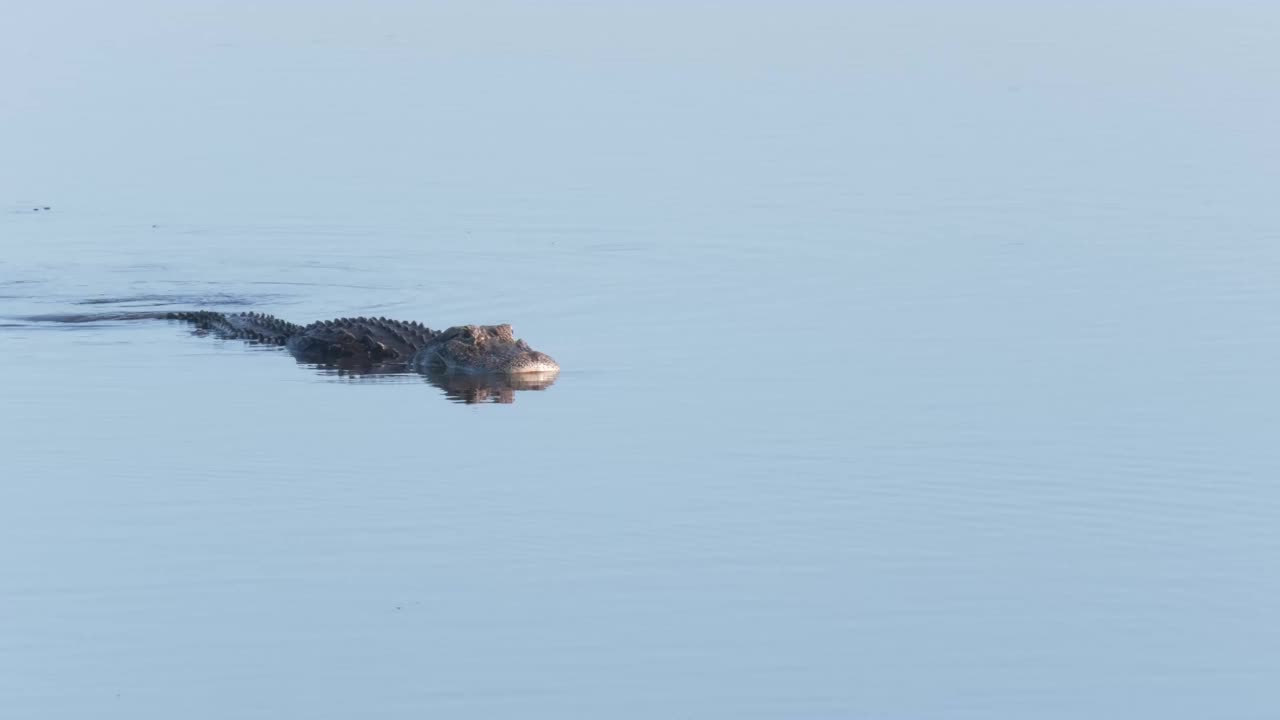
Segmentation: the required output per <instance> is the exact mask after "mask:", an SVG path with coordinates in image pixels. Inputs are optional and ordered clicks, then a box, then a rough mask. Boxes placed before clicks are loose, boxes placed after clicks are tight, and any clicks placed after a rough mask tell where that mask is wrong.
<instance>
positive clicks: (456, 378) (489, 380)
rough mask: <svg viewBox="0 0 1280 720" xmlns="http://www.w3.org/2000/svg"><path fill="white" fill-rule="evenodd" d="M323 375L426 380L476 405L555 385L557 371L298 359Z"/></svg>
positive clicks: (389, 380) (371, 379) (363, 379)
mask: <svg viewBox="0 0 1280 720" xmlns="http://www.w3.org/2000/svg"><path fill="white" fill-rule="evenodd" d="M298 364H299V365H301V366H303V367H306V368H309V369H311V370H313V371H315V372H316V373H318V374H320V375H325V376H329V377H334V378H341V379H343V380H346V381H351V382H373V383H394V384H403V383H414V382H422V381H424V380H425V381H426V382H428V383H430V384H431V385H434V386H436V387H437V388H439V389H440V390H442V391H444V394H445V397H447V398H449V399H450V400H452V401H453V402H456V403H464V404H467V405H477V404H483V403H497V404H502V405H510V404H511V403H513V402H515V401H516V397H515V396H516V392H517V391H525V390H546V389H547V388H549V387H551V386H552V385H553V384H555V381H556V377H557V375H556V373H522V374H519V375H471V374H463V373H450V372H444V371H432V372H428V373H425V374H424V373H416V372H411V371H410V370H409V369H408V368H406V367H405V366H404V365H403V364H400V363H397V364H393V365H372V366H371V365H362V364H346V363H330V364H323V365H320V364H316V363H307V362H299V363H298Z"/></svg>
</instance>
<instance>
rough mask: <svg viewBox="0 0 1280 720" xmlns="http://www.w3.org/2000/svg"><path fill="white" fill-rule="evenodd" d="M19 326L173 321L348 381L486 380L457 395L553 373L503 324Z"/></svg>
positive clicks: (86, 318) (115, 316) (363, 321)
mask: <svg viewBox="0 0 1280 720" xmlns="http://www.w3.org/2000/svg"><path fill="white" fill-rule="evenodd" d="M27 319H28V320H37V321H46V322H64V323H84V322H96V321H103V320H177V321H181V322H186V323H190V324H191V325H194V326H195V328H196V330H197V332H198V333H200V334H210V335H214V336H216V337H221V338H226V339H231V340H244V341H246V342H249V343H252V344H256V345H274V346H279V347H283V348H285V349H286V350H288V351H289V353H290V354H291V355H293V357H294V358H296V359H297V360H298V362H300V363H307V364H314V365H319V366H322V367H326V368H335V369H337V370H340V371H343V372H345V373H350V374H383V373H394V372H401V373H403V372H418V373H422V374H424V375H428V376H433V377H436V378H439V377H441V376H444V375H450V376H455V375H467V376H483V377H487V378H489V380H480V381H479V385H477V380H476V379H475V378H474V377H473V379H472V380H471V381H467V382H462V383H458V382H450V383H448V384H449V385H451V386H458V387H459V388H460V389H463V390H464V391H465V392H474V388H475V387H479V386H495V385H496V386H500V387H502V388H507V389H541V388H543V387H546V386H547V385H549V384H550V382H551V381H552V380H554V379H555V376H556V374H557V373H559V371H560V366H559V365H558V364H557V363H556V361H555V360H552V359H551V357H550V356H548V355H546V354H543V353H540V352H538V351H537V350H534V349H533V348H531V347H529V346H528V345H527V344H526V343H525V342H524V341H523V340H518V339H516V337H515V334H514V332H513V331H512V329H511V326H510V325H459V326H456V327H451V328H449V329H447V330H432V329H430V328H428V327H426V326H425V325H423V324H422V323H419V322H406V321H403V320H389V319H387V318H385V317H376V318H375V317H356V318H338V319H336V320H321V321H319V322H313V323H311V324H309V325H298V324H296V323H291V322H289V321H287V320H282V319H280V318H278V317H275V316H274V315H267V314H265V313H257V312H238V313H222V312H215V311H211V310H193V311H173V312H166V311H146V312H116V313H95V314H83V315H80V314H63V315H42V316H35V317H29V318H27ZM500 378H501V379H500Z"/></svg>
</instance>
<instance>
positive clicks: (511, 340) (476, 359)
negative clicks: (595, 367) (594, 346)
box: [414, 325, 560, 376]
mask: <svg viewBox="0 0 1280 720" xmlns="http://www.w3.org/2000/svg"><path fill="white" fill-rule="evenodd" d="M414 364H415V365H416V366H418V367H419V368H421V369H423V370H428V369H431V368H439V367H444V368H445V369H446V370H450V371H453V372H462V373H476V374H483V373H493V374H526V373H535V374H543V375H551V376H554V375H555V374H556V373H558V372H560V366H559V365H558V364H557V363H556V361H555V360H552V359H551V357H550V356H549V355H545V354H543V353H540V352H538V351H537V350H534V349H533V348H531V347H529V346H528V345H527V344H525V342H524V341H523V340H517V339H516V337H515V334H514V333H513V332H512V330H511V326H510V325H460V326H458V327H451V328H449V329H448V330H444V331H441V332H440V333H439V334H437V335H436V336H435V337H433V338H432V339H431V342H429V343H427V346H426V347H424V348H423V349H422V350H421V351H420V352H419V353H418V354H417V356H416V358H415V361H414Z"/></svg>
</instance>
